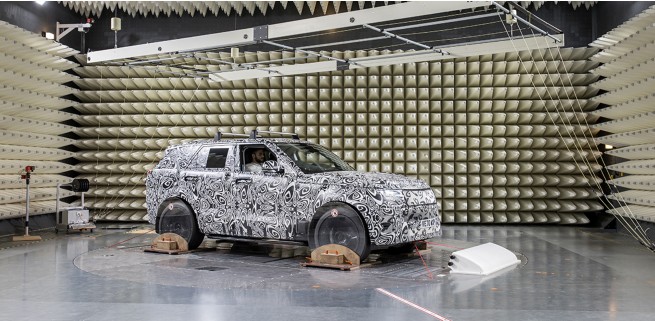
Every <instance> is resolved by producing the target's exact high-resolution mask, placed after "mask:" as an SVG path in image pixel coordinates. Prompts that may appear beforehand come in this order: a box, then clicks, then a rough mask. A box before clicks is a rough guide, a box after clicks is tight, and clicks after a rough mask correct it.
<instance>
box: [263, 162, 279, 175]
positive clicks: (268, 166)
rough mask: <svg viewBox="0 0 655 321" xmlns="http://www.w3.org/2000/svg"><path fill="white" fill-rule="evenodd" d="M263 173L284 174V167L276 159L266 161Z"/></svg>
mask: <svg viewBox="0 0 655 321" xmlns="http://www.w3.org/2000/svg"><path fill="white" fill-rule="evenodd" d="M262 173H264V174H284V168H283V167H282V166H281V165H280V163H278V162H277V161H274V160H269V161H265V162H264V164H262Z"/></svg>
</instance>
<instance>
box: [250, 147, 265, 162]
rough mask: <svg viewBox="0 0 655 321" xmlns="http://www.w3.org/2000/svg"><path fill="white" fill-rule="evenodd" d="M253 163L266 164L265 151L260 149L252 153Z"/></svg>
mask: <svg viewBox="0 0 655 321" xmlns="http://www.w3.org/2000/svg"><path fill="white" fill-rule="evenodd" d="M252 161H253V162H255V163H263V162H264V149H263V148H258V149H255V150H253V151H252Z"/></svg>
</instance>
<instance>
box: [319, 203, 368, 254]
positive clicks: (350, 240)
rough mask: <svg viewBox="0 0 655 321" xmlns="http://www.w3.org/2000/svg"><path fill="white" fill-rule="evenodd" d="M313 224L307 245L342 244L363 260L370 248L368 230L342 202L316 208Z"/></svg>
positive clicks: (357, 216)
mask: <svg viewBox="0 0 655 321" xmlns="http://www.w3.org/2000/svg"><path fill="white" fill-rule="evenodd" d="M314 221H315V224H312V226H313V228H312V229H311V230H310V234H309V247H310V248H312V249H315V248H317V247H320V246H323V245H326V244H339V245H343V246H345V247H347V248H349V249H351V250H353V252H355V253H357V255H359V258H360V261H361V262H363V261H364V260H365V259H366V258H367V257H368V254H369V252H370V250H371V248H370V241H369V237H368V231H367V230H366V226H364V222H363V221H362V218H361V217H360V216H359V214H358V213H357V212H356V211H355V210H354V209H353V208H352V207H350V206H348V205H346V204H343V203H327V204H325V205H323V206H321V207H319V208H318V209H317V210H316V216H315V217H314Z"/></svg>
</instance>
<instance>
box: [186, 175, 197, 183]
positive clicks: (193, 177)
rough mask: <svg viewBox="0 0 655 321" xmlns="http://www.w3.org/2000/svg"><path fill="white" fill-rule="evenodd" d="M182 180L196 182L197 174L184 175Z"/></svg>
mask: <svg viewBox="0 0 655 321" xmlns="http://www.w3.org/2000/svg"><path fill="white" fill-rule="evenodd" d="M184 180H185V181H187V182H197V181H198V176H184Z"/></svg>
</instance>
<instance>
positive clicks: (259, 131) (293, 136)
mask: <svg viewBox="0 0 655 321" xmlns="http://www.w3.org/2000/svg"><path fill="white" fill-rule="evenodd" d="M259 133H267V134H277V135H287V136H291V139H295V140H300V136H299V135H298V134H296V133H284V132H274V131H269V130H257V129H253V130H252V131H251V132H250V138H251V139H255V138H257V135H259Z"/></svg>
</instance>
